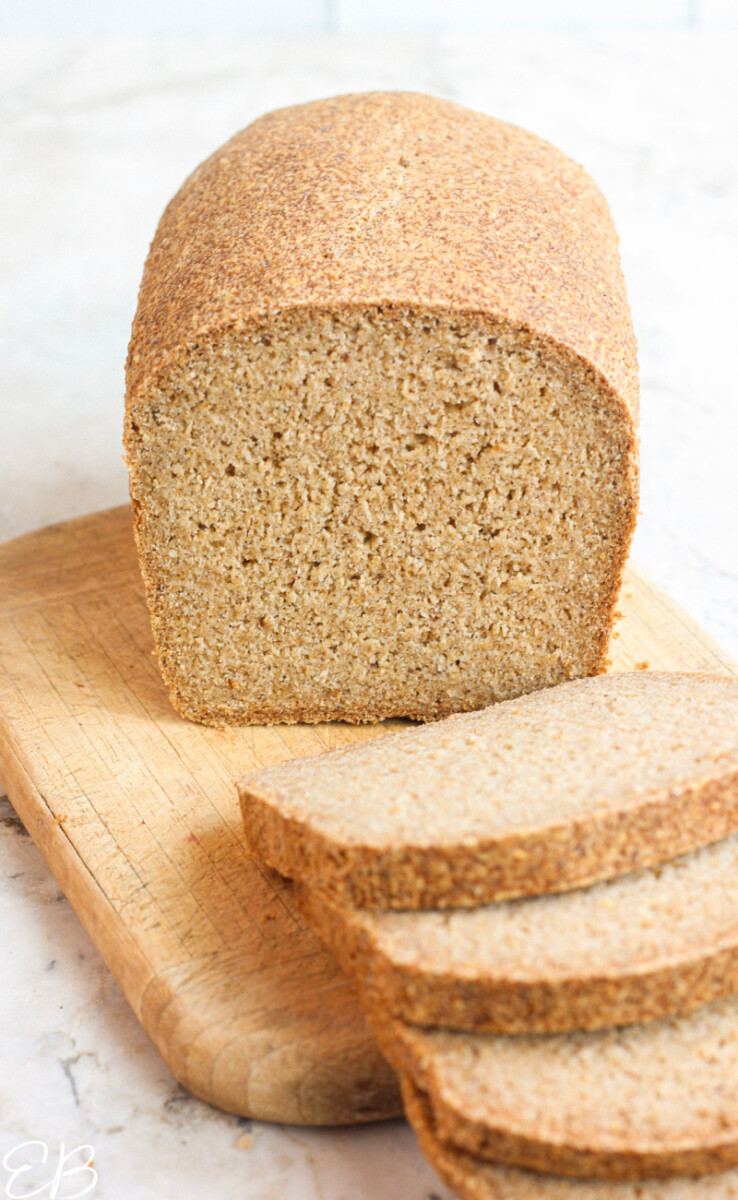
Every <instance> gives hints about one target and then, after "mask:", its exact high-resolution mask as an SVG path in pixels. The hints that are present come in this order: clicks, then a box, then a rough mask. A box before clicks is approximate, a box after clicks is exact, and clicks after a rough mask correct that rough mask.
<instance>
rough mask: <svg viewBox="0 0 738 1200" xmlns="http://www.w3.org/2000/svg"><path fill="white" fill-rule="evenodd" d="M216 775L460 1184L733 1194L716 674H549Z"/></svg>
mask: <svg viewBox="0 0 738 1200" xmlns="http://www.w3.org/2000/svg"><path fill="white" fill-rule="evenodd" d="M240 794H241V802H242V808H243V814H244V819H245V824H246V832H247V837H248V839H249V843H250V845H251V847H252V849H253V851H254V852H255V853H257V854H259V855H261V856H262V857H263V858H264V859H265V860H266V861H267V862H268V863H269V864H270V865H271V866H272V867H274V868H276V869H277V870H278V871H280V872H281V873H282V874H284V875H286V876H289V877H290V878H292V879H293V880H294V887H295V896H296V900H297V903H298V905H299V907H300V909H301V911H302V912H303V913H304V914H305V916H306V917H307V919H308V920H309V921H310V922H311V923H312V924H313V926H314V927H315V929H316V930H317V932H318V933H319V934H320V936H321V937H322V938H323V939H324V940H325V941H326V942H327V943H328V945H329V946H330V947H331V949H332V950H333V952H334V953H335V955H336V957H337V959H338V961H339V962H340V963H341V965H342V966H343V968H344V969H345V970H346V972H347V973H349V974H350V975H351V976H352V977H353V979H354V980H355V983H356V986H357V989H358V991H359V994H360V996H361V999H362V1002H363V1004H364V1006H365V1008H366V1010H367V1013H368V1015H369V1018H370V1020H371V1023H372V1026H373V1029H374V1030H375V1033H376V1036H377V1038H378V1040H379V1043H380V1045H381V1047H382V1048H383V1050H384V1052H385V1053H386V1055H387V1057H388V1059H389V1060H390V1062H391V1063H392V1064H393V1066H394V1067H395V1069H396V1070H397V1072H398V1075H399V1078H400V1083H401V1087H402V1092H403V1097H404V1101H405V1107H406V1111H407V1116H408V1118H409V1120H410V1122H411V1123H412V1125H413V1126H414V1128H415V1131H416V1133H417V1136H418V1140H419V1142H420V1145H421V1148H422V1149H423V1151H424V1152H425V1154H426V1156H427V1157H428V1158H429V1159H430V1161H431V1162H432V1163H433V1164H434V1165H435V1167H436V1169H437V1170H438V1172H439V1173H440V1175H441V1176H442V1177H443V1178H444V1179H445V1180H446V1181H447V1183H448V1184H449V1185H450V1186H451V1187H452V1188H454V1189H455V1190H456V1191H457V1192H458V1193H459V1194H460V1195H461V1196H463V1197H467V1198H470V1200H471V1198H473V1200H534V1198H540V1200H549V1198H550V1200H586V1198H588V1197H592V1198H593V1200H636V1198H638V1200H688V1198H692V1197H694V1198H696V1200H702V1198H703V1197H704V1198H705V1200H707V1198H709V1200H727V1198H729V1197H736V1198H738V680H736V679H732V678H728V677H722V676H715V675H685V674H671V673H655V672H654V673H651V672H637V673H634V674H620V675H609V676H598V677H595V678H591V679H586V680H579V681H576V682H572V683H565V684H562V685H560V686H558V687H554V688H550V689H547V690H545V691H541V692H537V693H534V694H532V695H529V696H524V697H521V698H519V699H516V700H510V701H507V702H505V703H502V704H498V705H496V706H494V707H492V708H489V709H486V710H484V711H481V712H476V713H465V714H462V715H458V716H453V717H449V718H447V719H445V720H442V721H439V722H437V723H435V724H430V725H425V726H415V727H408V728H407V729H403V730H401V731H400V732H397V733H391V734H388V735H387V736H385V737H382V738H380V739H377V740H375V741H372V742H368V743H363V744H361V745H355V746H351V747H349V748H345V749H341V750H335V751H330V752H328V753H326V754H322V755H319V756H317V757H314V758H310V759H303V760H297V761H293V762H290V763H285V764H282V765H278V766H276V767H271V768H268V769H265V770H262V771H259V772H257V773H255V774H252V775H251V776H249V777H248V778H247V779H245V780H243V781H242V783H241V784H240Z"/></svg>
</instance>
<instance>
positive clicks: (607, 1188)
mask: <svg viewBox="0 0 738 1200" xmlns="http://www.w3.org/2000/svg"><path fill="white" fill-rule="evenodd" d="M400 1088H401V1091H402V1099H403V1104H404V1107H405V1113H406V1116H407V1118H408V1120H409V1122H410V1124H411V1125H412V1127H413V1130H414V1132H415V1135H416V1137H417V1139H418V1145H419V1146H420V1149H421V1150H422V1152H423V1154H424V1155H425V1157H426V1158H427V1159H428V1161H429V1162H430V1163H431V1164H432V1166H433V1167H434V1168H435V1169H436V1171H438V1174H439V1175H440V1176H441V1178H442V1179H443V1181H444V1182H445V1183H447V1184H448V1186H449V1187H451V1188H453V1189H454V1191H455V1192H456V1193H458V1195H459V1196H462V1197H464V1200H735V1198H736V1197H738V1174H737V1173H736V1172H735V1171H732V1172H730V1173H729V1174H726V1175H714V1176H705V1177H704V1178H702V1179H695V1178H685V1179H670V1180H665V1179H650V1180H639V1181H633V1182H628V1181H610V1180H605V1179H581V1180H576V1179H565V1178H558V1177H556V1176H552V1175H542V1174H538V1173H533V1172H529V1171H524V1170H517V1169H516V1168H511V1167H502V1166H496V1165H494V1164H492V1163H489V1162H484V1161H483V1160H481V1159H478V1158H475V1157H474V1156H473V1155H471V1154H467V1153H465V1152H464V1151H462V1150H458V1149H456V1148H455V1147H453V1146H449V1145H446V1144H444V1143H443V1142H442V1141H440V1139H439V1137H438V1132H437V1130H436V1128H435V1126H434V1124H433V1114H432V1111H431V1107H430V1104H429V1101H428V1097H427V1096H426V1095H425V1094H424V1093H423V1092H422V1090H421V1089H420V1088H418V1087H416V1086H415V1084H414V1083H413V1082H412V1080H411V1079H410V1078H409V1077H408V1076H404V1075H401V1076H400Z"/></svg>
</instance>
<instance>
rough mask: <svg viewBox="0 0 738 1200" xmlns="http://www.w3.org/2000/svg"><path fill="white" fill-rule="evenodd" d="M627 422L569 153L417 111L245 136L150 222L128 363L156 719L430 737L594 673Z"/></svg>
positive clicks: (633, 415)
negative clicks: (437, 726) (163, 715)
mask: <svg viewBox="0 0 738 1200" xmlns="http://www.w3.org/2000/svg"><path fill="white" fill-rule="evenodd" d="M637 407H638V388H637V368H636V357H635V342H634V338H633V332H632V326H631V321H630V315H629V312H628V307H627V301H626V297H625V290H624V285H623V280H622V274H621V270H620V264H619V258H618V250H617V238H616V235H615V232H614V229H613V226H612V221H611V218H610V215H609V212H608V210H607V206H606V204H605V202H604V200H603V199H602V196H601V195H600V193H599V192H598V190H597V188H596V187H595V186H594V184H593V183H592V182H591V180H590V179H589V178H588V177H587V175H586V174H585V173H584V171H582V169H581V168H580V167H578V166H577V165H576V164H575V163H573V162H571V161H570V160H569V159H567V158H566V157H565V156H564V155H562V154H561V153H559V152H558V151H557V150H555V149H554V148H553V147H551V146H549V145H548V144H546V143H545V142H542V141H541V140H540V139H538V138H535V137H534V136H532V135H531V134H528V133H525V132H524V131H522V130H519V129H516V128H514V127H512V126H509V125H505V124H504V123H502V122H499V121H496V120H494V119H493V118H491V117H486V116H482V115H480V114H477V113H473V112H470V111H468V110H466V109H463V108H460V107H459V106H457V105H453V104H449V103H447V102H445V101H440V100H435V99H432V98H430V97H426V96H421V95H415V94H412V93H369V94H366V95H355V96H344V97H337V98H336V99H333V100H326V101H319V102H315V103H312V104H307V105H301V106H298V107H296V108H291V109H285V110H280V111H279V112H276V113H272V114H269V115H268V116H266V117H263V118H261V119H260V120H259V121H257V122H255V123H254V124H253V125H251V126H249V127H248V128H247V129H245V130H244V131H243V132H242V133H240V134H238V135H236V137H234V138H233V139H232V140H231V141H230V142H229V143H227V145H226V146H224V147H222V148H221V150H219V151H218V152H217V153H216V154H214V155H213V156H212V157H211V158H210V159H209V160H208V161H207V162H205V163H204V164H203V165H202V166H201V167H199V168H198V169H197V170H196V171H195V172H194V174H193V175H192V176H191V177H190V178H189V179H188V180H187V182H186V183H185V184H184V186H183V188H182V189H181V191H180V192H179V193H178V195H177V196H176V197H175V198H174V200H173V201H172V202H171V204H170V205H169V207H168V208H167V210H166V212H165V214H164V216H163V218H162V221H161V223H160V226H159V229H158V231H157V234H156V237H155V239H154V242H153V244H152V247H151V251H150V254H149V258H148V261H147V264H146V268H145V273H144V278H143V282H142V285H141V291H140V296H139V305H138V311H137V314H136V318H135V321H134V327H133V333H132V339H131V345H130V350H129V357H128V365H127V403H126V433H125V441H126V454H127V461H128V466H129V471H130V481H131V497H132V502H133V510H134V521H135V531H136V539H137V544H138V549H139V556H140V561H141V566H142V573H143V577H144V583H145V586H146V594H147V601H148V605H149V609H150V612H151V617H152V625H153V630H154V636H155V642H156V646H157V653H158V657H159V661H160V665H161V668H162V672H163V675H164V678H165V680H166V682H167V684H168V686H169V690H170V694H171V697H172V701H173V703H174V705H175V707H176V708H177V709H178V711H179V712H181V713H182V714H184V715H186V716H189V717H192V718H194V719H197V720H200V721H204V722H208V723H212V724H223V723H248V722H270V721H300V720H304V721H323V720H334V719H345V720H349V721H376V720H381V719H384V718H387V717H394V716H406V717H413V718H418V719H422V720H426V719H433V718H437V717H440V716H443V715H446V714H448V713H451V712H456V711H465V710H473V709H478V708H481V707H484V706H485V705H487V704H490V703H492V702H493V701H496V700H500V699H505V698H507V697H510V696H515V695H519V694H522V693H525V692H529V691H532V690H534V689H537V688H541V687H547V686H550V685H552V684H555V683H558V682H561V681H562V680H566V679H570V678H575V677H580V676H587V675H591V674H594V673H596V672H598V671H601V670H603V669H604V664H605V655H606V649H607V642H608V638H609V633H610V630H611V626H612V621H613V613H614V605H615V601H616V597H617V592H618V588H619V584H620V580H621V576H622V569H623V566H624V562H625V559H626V556H627V552H628V548H629V545H630V540H631V536H632V532H633V527H634V522H635V512H636V503H637V460H636V440H635V424H636V419H637Z"/></svg>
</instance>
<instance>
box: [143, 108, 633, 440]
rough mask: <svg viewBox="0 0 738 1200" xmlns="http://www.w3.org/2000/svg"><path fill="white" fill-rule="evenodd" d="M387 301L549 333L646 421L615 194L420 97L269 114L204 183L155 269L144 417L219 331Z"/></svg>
mask: <svg viewBox="0 0 738 1200" xmlns="http://www.w3.org/2000/svg"><path fill="white" fill-rule="evenodd" d="M357 131H360V136H357ZM429 164H432V166H431V170H430V171H429ZM374 304H379V305H383V304H389V305H400V306H402V305H409V306H413V307H426V308H429V309H433V308H437V309H441V310H446V311H448V310H452V311H472V312H484V313H491V314H494V315H495V316H497V317H498V318H499V319H500V320H502V321H508V322H510V323H511V324H512V325H514V326H518V327H522V328H525V329H527V330H530V331H534V332H537V333H538V334H540V335H541V336H543V337H545V338H550V339H551V340H552V341H554V342H555V343H557V344H558V345H559V346H562V347H567V348H569V349H570V350H571V351H573V352H574V353H575V354H576V355H577V356H579V357H580V358H581V359H583V360H584V361H585V362H586V363H588V364H590V365H591V367H592V369H593V370H594V371H595V372H596V373H597V374H598V375H599V376H601V377H602V379H603V380H604V381H606V382H607V384H608V385H609V388H608V390H611V391H612V393H613V394H614V395H616V396H618V397H620V399H621V401H623V402H624V403H625V405H626V406H627V409H628V411H629V412H630V415H631V417H632V419H633V421H635V419H636V416H637V405H638V381H637V364H636V347H635V339H634V336H633V332H632V326H631V321H630V313H629V309H628V304H627V299H626V294H625V285H624V282H623V277H622V272H621V268H620V262H619V256H618V242H617V235H616V233H615V229H614V227H613V223H612V219H611V217H610V213H609V211H608V208H607V204H606V203H605V200H604V199H603V197H602V195H601V194H600V192H599V191H598V189H597V188H596V187H595V185H594V184H593V182H592V181H591V179H590V178H589V177H588V176H587V174H586V173H585V172H584V171H583V170H582V168H581V167H579V166H578V165H577V164H576V163H574V162H572V161H571V160H570V159H569V158H567V157H566V156H565V155H564V154H562V153H561V152H560V151H558V150H556V149H555V148H554V147H553V146H550V145H549V144H548V143H547V142H544V141H542V140H541V139H539V138H537V137H535V136H534V135H533V134H530V133H527V132H525V131H524V130H522V129H518V128H517V127H515V126H512V125H508V124H505V123H504V122H502V121H497V120H495V119H494V118H492V117H489V116H485V115H482V114H480V113H475V112H472V111H470V110H469V109H465V108H462V107H460V106H459V105H457V104H451V103H449V102H448V101H445V100H438V99H435V98H433V97H430V96H424V95H419V94H416V93H412V92H370V93H365V94H357V95H348V96H337V97H335V98H334V99H329V100H319V101H315V102H313V103H310V104H303V105H298V106H296V107H293V108H285V109H280V110H278V111H277V112H272V113H269V114H267V115H266V116H263V117H261V118H260V119H259V120H257V121H255V122H254V123H253V124H252V125H249V126H248V127H247V128H246V129H244V130H243V131H242V132H241V133H238V134H236V136H235V137H234V138H232V139H231V140H230V141H229V142H227V143H226V144H225V145H224V146H223V147H222V148H221V149H220V150H217V151H216V152H215V154H213V155H212V156H211V157H210V158H209V159H207V161H206V162H204V163H203V164H202V165H201V166H200V167H198V168H197V170H195V171H194V172H193V174H192V175H191V176H190V177H189V179H188V180H187V181H186V182H185V184H184V185H183V187H182V188H181V190H180V191H179V193H178V194H177V195H176V196H175V197H174V199H173V200H172V201H171V203H170V204H169V206H168V208H167V209H166V212H165V213H164V216H163V217H162V220H161V222H160V225H159V229H158V231H157V235H156V238H155V239H154V242H153V244H152V247H151V251H150V254H149V258H148V261H147V263H146V268H145V272H144V277H143V282H142V284H141V290H140V294H139V305H138V311H137V313H136V318H135V321H134V326H133V333H132V338H131V345H130V350H129V357H128V363H127V401H128V406H129V415H130V410H131V409H132V408H134V407H135V405H136V402H137V400H138V399H139V397H140V396H141V394H142V392H143V391H145V389H146V387H147V385H148V384H150V383H151V382H152V381H153V380H154V379H155V378H156V376H157V375H159V374H160V372H161V371H162V369H164V368H165V367H166V366H167V364H168V363H169V362H170V361H171V359H172V357H173V356H176V355H177V353H178V352H181V351H183V350H185V349H186V348H187V347H188V346H192V344H193V343H196V342H197V341H198V339H200V338H202V337H203V336H206V335H207V334H208V333H212V332H213V331H215V330H218V329H223V328H226V327H239V326H245V325H248V324H249V323H250V322H254V321H256V322H257V323H258V321H259V319H263V318H264V316H265V315H268V314H270V313H271V314H273V313H275V312H278V311H283V310H285V309H290V308H317V309H330V310H336V309H340V308H352V307H357V306H367V305H374Z"/></svg>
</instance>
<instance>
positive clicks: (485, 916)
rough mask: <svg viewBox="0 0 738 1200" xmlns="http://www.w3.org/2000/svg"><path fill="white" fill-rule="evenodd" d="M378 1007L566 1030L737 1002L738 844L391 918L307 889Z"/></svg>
mask: <svg viewBox="0 0 738 1200" xmlns="http://www.w3.org/2000/svg"><path fill="white" fill-rule="evenodd" d="M294 895H295V899H296V902H297V905H298V907H299V909H300V911H301V912H302V914H303V915H304V916H305V917H306V918H307V920H308V921H309V922H310V924H311V925H312V926H313V928H314V929H315V930H316V931H317V932H318V933H319V934H320V936H321V937H322V938H323V940H324V941H325V942H326V943H327V944H328V946H329V947H330V949H331V950H332V951H333V953H334V954H335V956H336V958H337V959H338V961H339V963H340V964H341V966H342V967H343V969H344V970H345V971H346V973H347V974H348V975H349V976H353V977H355V978H356V979H358V980H359V981H360V982H361V984H362V986H363V988H364V990H365V991H366V993H367V994H368V997H369V1002H370V1004H371V1006H372V1007H373V1008H376V1007H380V1006H384V1007H386V1008H387V1010H388V1011H389V1012H390V1013H391V1014H393V1015H394V1016H396V1017H400V1018H401V1019H402V1020H404V1021H408V1022H410V1023H411V1024H414V1025H436V1026H438V1025H440V1026H444V1027H445V1028H447V1029H465V1030H472V1031H476V1032H482V1031H486V1032H490V1033H556V1032H563V1031H567V1030H575V1029H597V1028H600V1027H602V1026H607V1025H627V1024H631V1023H633V1022H635V1021H650V1020H654V1019H655V1018H657V1017H663V1016H670V1015H673V1014H677V1013H680V1014H683V1013H688V1012H691V1011H692V1010H693V1009H695V1008H698V1007H700V1006H701V1005H703V1004H708V1003H709V1002H710V1001H712V1000H715V999H717V998H718V997H722V996H727V995H730V994H731V993H733V992H738V835H735V834H734V835H733V836H732V837H729V838H725V839H724V840H723V841H720V842H717V843H716V844H715V845H712V846H704V847H702V848H701V849H699V850H695V851H694V852H693V853H692V854H686V855H684V856H683V857H682V858H678V859H675V860H674V861H673V862H670V863H666V864H662V865H660V866H658V867H654V868H647V869H646V870H643V871H638V872H636V873H635V874H632V875H623V876H620V877H619V878H617V879H613V880H609V881H607V882H604V883H598V884H595V885H594V886H593V887H590V888H585V889H578V890H575V891H571V892H563V893H559V894H558V895H554V896H535V897H531V898H529V899H525V900H512V901H507V902H502V903H498V904H488V905H484V906H483V907H480V908H460V909H459V908H457V909H443V910H435V911H428V912H381V911H378V910H373V909H366V908H363V909H362V908H354V907H350V906H348V905H345V904H344V905H342V904H338V903H337V902H336V901H335V900H333V899H332V898H331V897H330V896H327V895H326V893H325V892H324V891H322V890H320V889H317V888H306V887H305V886H304V885H297V886H296V887H295V889H294Z"/></svg>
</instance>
